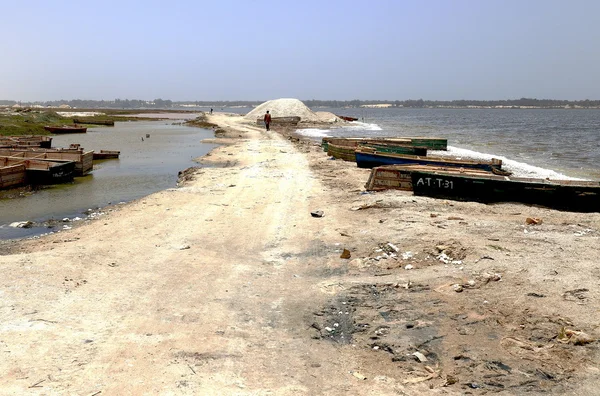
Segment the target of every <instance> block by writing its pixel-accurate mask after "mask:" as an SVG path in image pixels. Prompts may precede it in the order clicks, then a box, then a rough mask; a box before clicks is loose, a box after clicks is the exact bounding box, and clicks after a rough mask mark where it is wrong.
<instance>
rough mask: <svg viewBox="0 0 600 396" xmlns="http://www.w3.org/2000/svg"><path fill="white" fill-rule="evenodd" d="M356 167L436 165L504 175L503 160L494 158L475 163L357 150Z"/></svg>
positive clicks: (471, 161)
mask: <svg viewBox="0 0 600 396" xmlns="http://www.w3.org/2000/svg"><path fill="white" fill-rule="evenodd" d="M356 165H357V166H358V167H359V168H374V167H376V166H383V165H434V166H441V167H452V168H470V169H483V170H485V171H488V172H492V171H495V172H498V173H502V172H504V171H502V170H501V167H502V160H499V159H496V158H492V159H491V160H490V161H473V160H466V159H458V158H452V157H433V156H432V157H430V156H425V157H422V156H418V155H401V154H392V153H379V152H376V151H375V152H373V150H364V149H361V148H359V149H357V150H356Z"/></svg>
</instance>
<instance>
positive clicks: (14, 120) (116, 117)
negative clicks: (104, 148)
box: [0, 108, 176, 136]
mask: <svg viewBox="0 0 600 396" xmlns="http://www.w3.org/2000/svg"><path fill="white" fill-rule="evenodd" d="M55 110H58V111H76V112H89V111H94V110H93V109H77V110H71V109H54V110H43V109H30V108H21V109H14V110H13V109H9V110H8V111H5V112H1V111H0V136H17V135H49V134H50V133H49V132H48V131H46V130H45V129H44V126H47V125H49V126H62V125H73V124H74V122H73V119H77V120H78V121H80V124H84V125H86V126H88V127H90V128H93V127H97V126H98V125H88V124H86V123H85V121H90V122H94V121H95V122H98V121H115V122H123V121H144V120H152V121H155V120H156V118H150V117H131V116H129V115H131V113H132V111H131V110H120V109H119V110H108V109H107V110H102V113H103V114H101V115H95V116H91V117H80V116H75V117H72V116H69V117H63V116H61V115H59V114H58V113H57V112H56V111H55ZM95 111H97V110H95ZM150 112H154V113H155V112H156V110H135V113H136V114H140V113H142V114H143V113H150ZM161 112H163V111H162V110H161ZM164 112H176V111H164Z"/></svg>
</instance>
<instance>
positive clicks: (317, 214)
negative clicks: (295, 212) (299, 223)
mask: <svg viewBox="0 0 600 396" xmlns="http://www.w3.org/2000/svg"><path fill="white" fill-rule="evenodd" d="M310 215H311V216H312V217H323V215H324V213H323V211H322V210H315V211H314V212H310Z"/></svg>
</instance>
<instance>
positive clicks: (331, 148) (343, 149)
mask: <svg viewBox="0 0 600 396" xmlns="http://www.w3.org/2000/svg"><path fill="white" fill-rule="evenodd" d="M346 144H347V145H346ZM358 148H361V149H363V150H364V151H372V152H376V151H381V152H387V153H394V154H409V155H427V149H426V148H422V147H413V146H403V145H400V144H394V145H393V144H384V143H380V144H373V143H363V142H360V141H348V142H344V144H343V145H338V144H334V143H329V144H328V145H327V155H330V156H332V157H334V158H337V159H343V160H344V161H352V162H356V153H355V151H356V149H358Z"/></svg>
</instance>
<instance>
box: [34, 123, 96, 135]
mask: <svg viewBox="0 0 600 396" xmlns="http://www.w3.org/2000/svg"><path fill="white" fill-rule="evenodd" d="M44 129H45V130H47V131H48V132H50V133H54V134H64V133H86V132H87V128H86V127H80V126H66V125H65V126H45V127H44Z"/></svg>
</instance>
